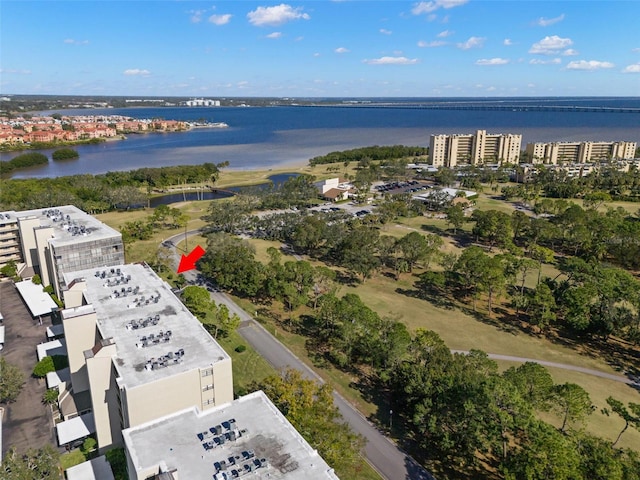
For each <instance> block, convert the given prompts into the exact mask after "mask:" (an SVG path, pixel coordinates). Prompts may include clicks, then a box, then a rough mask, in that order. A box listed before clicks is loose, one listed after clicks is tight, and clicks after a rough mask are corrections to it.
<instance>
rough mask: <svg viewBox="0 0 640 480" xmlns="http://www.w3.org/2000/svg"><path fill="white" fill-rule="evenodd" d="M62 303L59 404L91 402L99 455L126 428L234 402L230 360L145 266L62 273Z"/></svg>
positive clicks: (119, 442)
mask: <svg viewBox="0 0 640 480" xmlns="http://www.w3.org/2000/svg"><path fill="white" fill-rule="evenodd" d="M63 298H64V302H65V307H66V308H65V309H64V310H62V311H61V312H60V316H61V319H62V325H63V328H64V336H65V340H66V346H67V355H68V360H69V372H70V381H69V382H68V383H67V384H63V385H61V386H60V398H62V397H64V396H66V395H75V396H82V395H84V396H87V395H89V396H90V399H91V402H90V404H91V415H92V419H91V420H92V425H93V426H94V428H95V435H96V440H97V442H98V447H99V449H100V451H104V450H106V449H108V448H111V447H113V446H120V445H122V430H124V429H126V428H132V427H135V426H137V425H141V424H143V423H146V422H150V421H153V420H155V419H157V418H161V417H164V416H166V415H170V414H173V413H175V412H177V411H180V410H183V409H185V408H192V407H196V408H198V409H199V410H200V411H206V410H207V409H209V408H212V407H214V406H215V405H220V404H222V403H228V402H230V401H232V400H233V381H232V372H231V358H230V357H229V356H228V355H227V354H226V353H225V351H224V350H223V349H222V348H221V347H220V345H219V344H218V343H217V342H216V341H215V340H214V339H213V338H212V337H211V335H209V333H208V332H207V331H206V330H205V329H204V327H203V326H202V324H201V323H200V322H199V321H198V320H197V319H196V318H195V317H194V316H193V315H192V314H191V313H190V312H189V310H188V309H187V308H186V307H185V306H184V305H183V304H182V302H181V301H180V300H179V299H178V298H177V297H176V296H175V295H174V294H173V292H172V291H171V289H170V287H169V285H167V284H166V283H165V282H164V281H163V280H162V279H160V278H159V277H158V276H157V275H156V274H155V273H154V272H153V270H152V269H151V268H150V267H148V266H147V265H144V264H135V265H120V266H118V267H110V268H103V269H94V268H93V269H89V270H82V271H79V272H72V273H67V274H65V289H64V291H63ZM78 414H80V412H78ZM63 428H64V426H63ZM91 433H94V432H91ZM58 438H59V439H60V435H59V436H58Z"/></svg>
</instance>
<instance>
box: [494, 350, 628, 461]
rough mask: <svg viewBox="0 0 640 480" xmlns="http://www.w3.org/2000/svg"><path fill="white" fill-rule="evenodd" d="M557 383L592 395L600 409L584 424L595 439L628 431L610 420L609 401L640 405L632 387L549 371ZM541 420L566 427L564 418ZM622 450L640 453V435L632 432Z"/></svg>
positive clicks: (502, 365) (612, 437)
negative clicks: (610, 397)
mask: <svg viewBox="0 0 640 480" xmlns="http://www.w3.org/2000/svg"><path fill="white" fill-rule="evenodd" d="M498 365H499V366H500V368H501V369H507V368H509V367H511V366H514V365H518V364H516V363H513V362H504V361H499V362H498ZM547 370H548V371H549V373H550V374H551V376H552V377H553V381H554V382H555V383H557V384H558V383H565V382H570V383H576V384H578V385H580V386H581V387H582V388H584V389H585V390H586V391H588V392H589V396H590V397H591V402H592V403H593V405H594V406H595V407H596V408H595V410H594V412H593V413H592V414H591V415H590V416H589V417H588V421H587V422H586V423H585V424H584V428H585V431H587V432H588V433H590V434H592V435H596V436H600V437H603V438H605V439H607V440H610V441H612V442H613V441H614V440H615V438H616V437H617V435H618V433H619V432H620V430H622V428H623V427H624V421H623V420H621V419H620V417H618V416H617V415H615V414H612V415H611V416H609V417H607V416H606V415H604V414H603V413H602V409H603V408H604V407H607V403H606V399H607V397H609V396H612V397H614V398H617V399H618V400H620V401H621V402H623V403H624V404H628V403H629V402H634V403H638V402H640V392H638V391H637V390H635V389H633V388H632V387H631V386H629V385H626V384H624V383H620V382H614V381H613V380H607V379H605V378H600V377H594V376H593V375H587V374H584V373H579V372H572V371H569V370H562V369H559V368H547ZM540 417H541V418H542V419H543V420H545V421H547V422H549V423H551V424H553V425H555V426H556V427H558V428H559V427H560V426H561V425H562V419H561V417H560V416H558V415H556V414H553V413H542V414H541V415H540ZM572 428H581V425H572ZM617 446H619V447H621V448H632V449H635V450H639V449H640V432H639V431H638V430H634V429H633V428H629V429H628V430H627V431H626V432H625V433H624V435H623V436H622V438H621V439H620V442H618V445H617Z"/></svg>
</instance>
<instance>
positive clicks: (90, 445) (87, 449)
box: [80, 437, 98, 459]
mask: <svg viewBox="0 0 640 480" xmlns="http://www.w3.org/2000/svg"><path fill="white" fill-rule="evenodd" d="M96 445H98V442H96V439H95V438H93V437H87V438H86V439H85V441H84V443H83V444H82V447H81V448H80V450H82V453H83V454H84V456H85V458H87V459H88V458H91V452H93V451H94V450H95V449H96Z"/></svg>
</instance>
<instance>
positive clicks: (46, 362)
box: [33, 356, 56, 378]
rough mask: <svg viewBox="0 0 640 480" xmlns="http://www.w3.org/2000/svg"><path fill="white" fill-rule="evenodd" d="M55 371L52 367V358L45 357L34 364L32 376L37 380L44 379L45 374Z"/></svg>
mask: <svg viewBox="0 0 640 480" xmlns="http://www.w3.org/2000/svg"><path fill="white" fill-rule="evenodd" d="M55 371H56V369H55V367H54V366H53V358H52V357H48V356H47V357H44V358H43V359H42V360H40V361H39V362H38V363H36V366H35V367H33V376H34V377H37V378H44V377H46V376H47V373H49V372H55Z"/></svg>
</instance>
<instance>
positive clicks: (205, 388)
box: [202, 384, 213, 392]
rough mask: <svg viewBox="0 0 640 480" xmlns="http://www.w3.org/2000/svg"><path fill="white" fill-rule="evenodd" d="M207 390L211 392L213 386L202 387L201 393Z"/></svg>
mask: <svg viewBox="0 0 640 480" xmlns="http://www.w3.org/2000/svg"><path fill="white" fill-rule="evenodd" d="M209 390H213V385H212V384H209V385H205V386H204V387H202V391H203V392H207V391H209Z"/></svg>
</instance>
